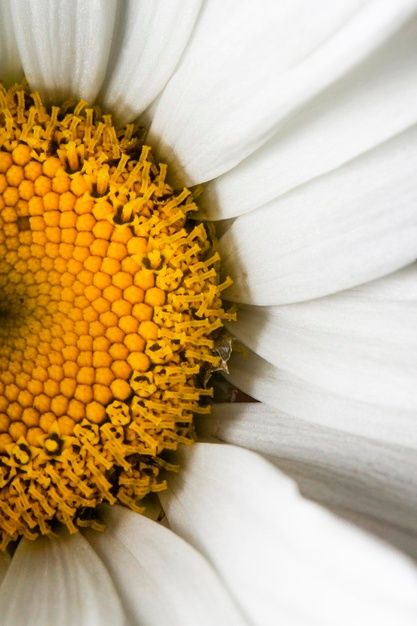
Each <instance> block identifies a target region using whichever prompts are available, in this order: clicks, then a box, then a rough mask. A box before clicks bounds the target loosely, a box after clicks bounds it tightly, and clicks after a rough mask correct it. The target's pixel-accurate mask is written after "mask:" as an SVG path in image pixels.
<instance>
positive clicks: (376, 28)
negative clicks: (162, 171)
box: [151, 0, 416, 184]
mask: <svg viewBox="0 0 417 626" xmlns="http://www.w3.org/2000/svg"><path fill="white" fill-rule="evenodd" d="M415 10H416V7H415V4H414V2H411V1H410V0H400V1H399V2H396V3H389V2H385V3H383V4H381V3H380V2H377V1H376V2H368V3H363V2H361V1H360V0H352V1H349V2H343V3H340V2H339V3H329V2H314V4H312V3H310V2H308V1H305V0H296V1H288V2H279V3H277V2H275V1H274V0H264V1H263V2H262V10H259V6H258V4H257V3H254V2H251V1H250V0H244V1H243V0H242V1H241V2H238V3H233V2H223V0H213V1H212V2H208V3H206V5H205V7H204V10H203V13H202V15H201V19H200V20H199V23H198V25H197V28H196V32H195V36H194V37H193V40H192V42H191V45H190V47H189V48H188V50H187V53H186V55H185V58H184V61H183V63H182V64H181V66H180V67H179V69H178V71H177V72H176V73H175V74H174V76H173V77H172V79H171V81H170V82H169V84H168V85H167V87H166V89H165V90H164V93H163V94H162V97H161V100H160V102H159V106H158V108H157V111H156V115H155V118H154V121H153V124H152V128H151V137H152V139H153V140H154V141H155V142H156V141H158V140H159V150H160V152H161V153H162V154H163V156H164V157H165V158H169V160H170V161H172V160H173V158H176V159H177V161H178V165H179V167H180V169H181V170H183V171H184V172H185V175H186V182H187V183H189V184H190V183H197V182H202V181H205V180H210V179H212V178H214V177H215V176H218V175H220V174H222V173H224V172H225V171H227V170H229V169H231V168H232V167H233V166H235V165H236V164H237V163H238V162H240V161H241V160H242V159H244V158H245V157H246V156H248V155H249V154H250V153H252V152H253V151H254V150H255V149H256V148H258V147H259V146H260V145H262V144H263V143H264V142H265V141H267V140H268V138H269V137H270V136H271V135H272V134H273V133H274V132H275V131H276V129H277V127H278V125H279V124H281V123H284V121H285V120H286V118H287V117H288V116H289V115H290V114H292V113H294V111H296V110H297V109H299V108H301V107H302V106H303V105H305V104H306V103H307V102H309V101H311V100H312V99H313V98H314V97H315V96H316V95H317V94H318V93H320V92H321V91H323V90H324V89H326V88H327V87H328V85H330V84H331V83H332V82H334V81H336V80H338V79H340V78H341V77H343V76H344V75H345V74H346V73H348V72H349V71H351V70H352V69H353V68H354V67H355V66H356V65H357V64H358V63H360V62H361V61H362V60H363V59H365V58H366V57H367V56H368V55H370V54H372V53H373V52H374V51H375V50H376V49H378V48H379V47H380V46H381V45H382V44H383V42H384V41H386V39H388V38H389V37H390V36H391V35H392V34H394V33H395V32H397V31H398V30H399V29H400V28H401V27H402V25H403V24H404V23H406V22H407V21H408V20H409V18H410V15H412V14H413V13H414V12H415Z"/></svg>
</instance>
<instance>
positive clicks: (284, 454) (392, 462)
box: [201, 402, 417, 550]
mask: <svg viewBox="0 0 417 626" xmlns="http://www.w3.org/2000/svg"><path fill="white" fill-rule="evenodd" d="M201 421H203V420H201ZM204 428H205V432H206V433H207V434H208V433H210V434H211V435H212V436H214V437H217V438H218V439H220V440H222V441H225V442H226V443H231V444H235V445H239V446H243V447H245V448H250V449H252V450H255V451H256V452H260V453H261V454H263V455H264V456H267V457H268V458H269V459H270V460H272V461H273V462H274V463H276V464H277V465H278V467H279V468H280V469H282V470H284V471H285V472H287V473H289V474H290V475H291V476H292V478H294V479H295V480H296V481H297V483H298V485H299V487H300V488H301V490H302V492H303V494H304V495H308V496H309V497H311V498H314V499H315V500H318V501H320V502H322V503H324V504H326V505H328V506H331V507H338V508H342V509H343V510H350V511H354V512H355V513H361V514H363V515H367V516H369V517H370V518H371V519H377V520H380V521H382V520H384V521H385V522H388V523H391V524H394V525H395V526H396V527H397V528H403V529H405V530H411V531H414V532H415V533H417V502H416V498H415V494H416V492H417V450H416V448H412V447H406V446H398V445H394V444H391V445H389V444H386V443H381V442H378V441H374V440H372V439H369V438H366V437H360V436H357V435H351V434H348V433H346V432H344V431H341V430H336V429H333V428H328V427H324V426H321V425H320V424H314V423H311V422H307V421H305V420H302V419H299V418H298V417H297V416H296V415H287V414H286V413H284V412H282V411H278V410H277V409H271V408H269V407H267V406H266V405H264V404H261V403H257V402H256V403H228V404H214V405H213V416H212V417H211V418H210V419H208V420H206V424H204ZM207 429H209V431H208V430H207ZM415 547H416V550H417V535H415Z"/></svg>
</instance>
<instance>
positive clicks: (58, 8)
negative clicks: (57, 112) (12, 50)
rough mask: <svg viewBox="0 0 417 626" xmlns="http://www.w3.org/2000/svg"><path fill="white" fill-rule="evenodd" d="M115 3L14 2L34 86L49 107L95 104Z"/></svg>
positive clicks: (22, 49) (111, 0) (94, 0)
mask: <svg viewBox="0 0 417 626" xmlns="http://www.w3.org/2000/svg"><path fill="white" fill-rule="evenodd" d="M115 13H116V0H71V2H65V1H59V2H56V1H55V0H39V1H38V0H34V1H31V0H15V1H14V2H12V15H13V22H14V28H15V33H16V39H17V43H18V47H19V52H20V56H21V59H22V64H23V69H24V71H25V75H26V78H27V80H28V82H29V84H30V86H31V87H32V88H34V89H38V90H39V91H40V92H41V93H42V95H44V96H45V97H46V98H48V99H49V100H50V101H58V102H59V101H62V100H63V99H65V98H68V97H76V98H84V99H85V100H87V101H88V102H93V100H94V99H95V97H96V96H97V93H98V92H99V90H100V87H101V84H102V82H103V79H104V75H105V72H106V67H107V61H108V57H109V51H110V46H111V42H112V37H113V28H114V19H115Z"/></svg>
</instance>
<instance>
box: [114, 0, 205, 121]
mask: <svg viewBox="0 0 417 626" xmlns="http://www.w3.org/2000/svg"><path fill="white" fill-rule="evenodd" d="M201 2H202V0H186V1H185V2H184V0H176V1H174V2H172V1H171V2H164V0H154V1H152V2H149V1H148V0H134V1H133V2H132V1H128V2H124V3H123V13H122V15H121V16H120V21H119V24H118V28H117V30H116V32H115V39H114V41H113V47H112V51H111V55H110V63H109V71H108V78H107V79H106V81H105V84H104V86H103V102H104V106H105V107H106V108H108V109H109V110H111V111H113V112H114V114H115V116H116V119H117V120H118V121H119V123H126V122H128V121H131V120H132V119H134V118H135V117H137V116H138V115H139V114H140V113H142V111H144V110H145V109H146V107H147V106H148V105H149V104H150V103H151V102H152V100H154V99H155V98H156V96H157V95H158V94H159V93H160V91H161V90H162V89H163V87H164V86H165V84H166V83H167V81H168V80H169V78H170V76H171V74H172V72H173V71H174V69H175V67H176V65H177V64H178V61H179V59H180V58H181V55H182V53H183V50H184V48H185V46H186V44H187V42H188V39H189V38H190V34H191V32H192V29H193V26H194V23H195V21H196V18H197V15H198V12H199V10H200V7H201Z"/></svg>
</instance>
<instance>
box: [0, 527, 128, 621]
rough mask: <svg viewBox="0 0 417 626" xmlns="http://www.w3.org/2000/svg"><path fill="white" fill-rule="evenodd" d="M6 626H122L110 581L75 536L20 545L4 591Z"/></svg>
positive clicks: (1, 603) (0, 610)
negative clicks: (55, 625)
mask: <svg viewBox="0 0 417 626" xmlns="http://www.w3.org/2000/svg"><path fill="white" fill-rule="evenodd" d="M0 615H1V624H2V626H17V625H19V626H20V625H22V626H23V625H25V624H30V626H52V625H54V624H57V625H58V624H59V626H74V624H77V626H91V625H92V624H100V625H101V626H107V625H108V626H122V625H123V626H124V625H125V623H126V622H125V616H124V613H123V610H122V607H121V604H120V600H119V597H118V595H117V593H116V591H115V588H114V586H113V583H112V581H111V578H110V576H109V574H108V572H107V570H106V568H105V567H104V565H103V563H102V562H101V560H100V559H99V558H98V556H97V555H96V554H95V552H94V550H92V548H91V547H90V546H89V544H88V542H87V541H86V540H85V539H84V538H83V537H82V535H80V534H77V535H73V536H71V537H70V536H65V537H59V538H45V537H43V538H40V539H37V540H36V541H34V542H31V541H27V540H26V539H24V540H22V541H21V543H20V544H19V546H18V548H17V550H16V553H15V555H14V556H13V559H12V562H11V565H10V567H9V569H8V571H7V574H6V577H5V578H4V580H3V583H2V585H1V587H0Z"/></svg>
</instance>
